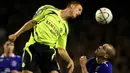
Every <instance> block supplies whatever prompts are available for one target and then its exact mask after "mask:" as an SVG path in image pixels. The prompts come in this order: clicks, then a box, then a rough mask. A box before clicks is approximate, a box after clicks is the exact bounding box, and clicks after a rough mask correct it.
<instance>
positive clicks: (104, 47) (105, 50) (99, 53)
mask: <svg viewBox="0 0 130 73" xmlns="http://www.w3.org/2000/svg"><path fill="white" fill-rule="evenodd" d="M111 48H112V47H111V46H110V45H109V44H104V45H102V46H99V48H97V49H96V50H95V55H96V56H97V57H103V58H104V56H105V55H106V54H107V53H108V51H109V49H111Z"/></svg>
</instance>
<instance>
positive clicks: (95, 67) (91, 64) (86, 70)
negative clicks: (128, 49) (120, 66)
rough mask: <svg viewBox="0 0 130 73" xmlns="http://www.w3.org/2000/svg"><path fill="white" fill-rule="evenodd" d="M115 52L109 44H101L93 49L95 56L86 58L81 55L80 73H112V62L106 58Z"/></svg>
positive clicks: (109, 57)
mask: <svg viewBox="0 0 130 73" xmlns="http://www.w3.org/2000/svg"><path fill="white" fill-rule="evenodd" d="M115 54H116V51H115V49H114V47H113V46H112V45H111V44H103V45H102V46H99V48H98V49H96V50H95V57H92V58H90V59H88V60H87V58H86V56H81V57H80V66H81V69H82V73H112V64H111V63H110V62H109V61H108V60H109V59H111V58H112V57H114V56H115Z"/></svg>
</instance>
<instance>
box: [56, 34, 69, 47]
mask: <svg viewBox="0 0 130 73" xmlns="http://www.w3.org/2000/svg"><path fill="white" fill-rule="evenodd" d="M67 36H68V34H67V33H65V34H63V35H61V36H60V37H59V39H58V41H57V43H56V48H58V49H60V48H62V49H66V44H67Z"/></svg>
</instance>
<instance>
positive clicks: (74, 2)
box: [67, 1, 81, 7]
mask: <svg viewBox="0 0 130 73" xmlns="http://www.w3.org/2000/svg"><path fill="white" fill-rule="evenodd" d="M72 4H75V5H81V4H80V2H78V1H71V2H70V3H68V5H67V7H70V5H72Z"/></svg>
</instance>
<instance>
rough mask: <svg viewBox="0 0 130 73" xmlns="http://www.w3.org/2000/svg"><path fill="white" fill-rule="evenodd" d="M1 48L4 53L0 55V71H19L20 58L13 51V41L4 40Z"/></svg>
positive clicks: (20, 66)
mask: <svg viewBox="0 0 130 73" xmlns="http://www.w3.org/2000/svg"><path fill="white" fill-rule="evenodd" d="M3 48H4V53H3V55H2V56H0V73H20V72H21V71H22V58H21V56H19V55H15V54H14V53H13V50H14V43H13V42H10V41H6V43H5V44H4V46H3Z"/></svg>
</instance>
